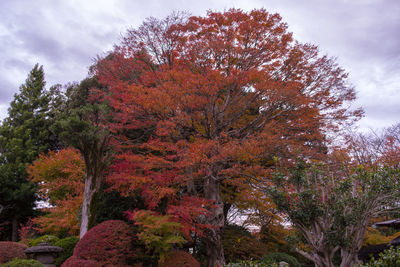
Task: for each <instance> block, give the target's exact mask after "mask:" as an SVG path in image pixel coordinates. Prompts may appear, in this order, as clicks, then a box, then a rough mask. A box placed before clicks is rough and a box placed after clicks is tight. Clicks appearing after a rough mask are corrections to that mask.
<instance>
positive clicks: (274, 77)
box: [94, 9, 361, 266]
mask: <svg viewBox="0 0 400 267" xmlns="http://www.w3.org/2000/svg"><path fill="white" fill-rule="evenodd" d="M94 73H95V75H96V77H97V78H98V80H99V82H100V83H101V84H103V85H105V86H107V87H108V91H107V94H105V95H104V100H105V101H107V103H109V105H110V106H111V107H112V110H113V114H114V116H113V120H112V124H111V126H110V128H111V131H113V133H114V135H115V136H116V138H115V141H116V143H117V144H116V151H117V157H116V161H115V163H114V165H113V167H112V170H113V172H112V174H111V175H110V176H109V177H108V181H109V182H110V183H111V184H113V186H114V188H116V189H118V190H119V191H121V192H122V193H124V194H127V195H129V194H130V193H131V192H138V191H140V192H141V194H142V196H143V197H144V199H145V200H146V201H147V208H148V209H151V210H153V211H155V212H158V213H160V214H163V215H168V216H170V218H173V220H176V221H179V222H180V223H181V224H182V225H183V226H184V229H186V231H187V233H190V232H192V231H196V230H199V229H200V230H202V231H201V232H202V233H203V236H204V238H205V243H206V250H207V258H208V261H209V263H208V266H215V265H216V264H217V265H218V264H223V263H224V262H225V259H224V252H223V248H222V245H221V229H222V228H223V227H224V221H225V218H224V217H225V216H226V213H224V200H223V198H222V195H221V186H222V185H224V186H229V188H231V189H232V190H234V191H236V192H238V193H240V192H252V190H257V188H258V187H259V186H260V185H263V186H268V183H269V180H268V176H269V173H270V169H271V166H273V164H274V159H276V158H280V159H281V162H282V161H285V160H287V161H288V162H289V159H290V158H292V157H293V156H301V157H307V158H320V157H323V155H324V153H325V152H326V147H327V144H328V138H327V135H328V134H329V133H330V132H335V131H338V130H339V129H340V126H341V125H342V124H344V123H349V122H351V121H352V120H353V119H357V118H358V117H359V116H360V115H361V111H360V110H355V111H354V110H353V111H351V110H350V109H349V105H348V104H349V103H351V101H353V100H354V99H355V92H354V89H353V87H352V86H351V85H350V84H349V82H348V79H347V74H346V72H345V71H344V70H343V69H341V68H340V67H338V65H337V64H336V62H335V60H333V59H331V58H329V57H327V56H321V55H320V54H319V52H318V48H317V47H315V46H313V45H310V44H302V43H299V42H297V41H295V40H294V39H293V37H292V34H291V33H289V32H288V31H287V25H286V24H285V23H283V22H281V17H280V16H279V15H278V14H269V13H268V12H267V11H265V10H263V9H261V10H253V11H250V12H244V11H241V10H237V9H231V10H228V11H226V12H222V13H219V12H208V14H207V15H206V16H205V17H186V16H185V15H183V14H179V13H175V14H172V15H171V16H169V17H167V18H166V19H164V20H157V19H154V18H150V19H148V20H146V21H145V22H144V23H143V24H142V25H141V26H140V27H139V28H137V29H131V30H129V31H128V33H127V35H126V36H125V38H124V40H123V43H122V44H121V45H120V46H119V47H117V48H116V49H115V51H114V52H113V53H112V54H110V55H109V56H107V57H106V58H104V59H101V60H99V62H98V64H97V66H96V68H95V69H94ZM249 187H252V190H245V189H246V188H249Z"/></svg>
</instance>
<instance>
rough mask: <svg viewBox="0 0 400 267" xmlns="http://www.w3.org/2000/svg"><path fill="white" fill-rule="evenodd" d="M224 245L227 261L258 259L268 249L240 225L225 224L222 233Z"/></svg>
mask: <svg viewBox="0 0 400 267" xmlns="http://www.w3.org/2000/svg"><path fill="white" fill-rule="evenodd" d="M222 246H223V248H224V252H225V259H226V261H227V262H238V261H241V260H258V259H260V258H261V257H262V256H263V255H265V253H267V252H268V249H267V247H266V245H265V244H264V243H262V242H261V241H259V240H257V239H256V238H255V237H254V236H252V235H251V233H250V232H249V231H248V230H247V229H246V228H244V227H241V226H238V225H227V226H225V229H224V232H223V235H222Z"/></svg>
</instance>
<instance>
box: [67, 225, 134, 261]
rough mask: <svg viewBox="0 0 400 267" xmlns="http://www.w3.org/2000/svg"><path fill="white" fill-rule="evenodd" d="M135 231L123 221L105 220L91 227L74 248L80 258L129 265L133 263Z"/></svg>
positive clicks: (75, 253)
mask: <svg viewBox="0 0 400 267" xmlns="http://www.w3.org/2000/svg"><path fill="white" fill-rule="evenodd" d="M133 239H134V233H133V231H132V229H131V227H130V226H129V225H128V224H126V223H125V222H123V221H117V220H110V221H105V222H103V223H101V224H99V225H97V226H95V227H93V228H92V229H90V230H89V231H88V232H87V233H86V234H85V235H84V236H83V238H82V239H81V240H79V242H78V244H77V245H76V247H75V249H74V256H75V257H76V258H78V259H83V260H93V261H97V262H100V263H103V264H104V265H111V266H127V265H130V264H131V263H132V260H133V257H134V249H133V245H132V241H133Z"/></svg>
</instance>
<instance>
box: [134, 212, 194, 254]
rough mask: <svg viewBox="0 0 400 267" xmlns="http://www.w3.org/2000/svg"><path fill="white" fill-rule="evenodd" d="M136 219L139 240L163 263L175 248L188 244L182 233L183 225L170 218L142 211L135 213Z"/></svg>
mask: <svg viewBox="0 0 400 267" xmlns="http://www.w3.org/2000/svg"><path fill="white" fill-rule="evenodd" d="M134 219H135V222H136V225H138V227H139V233H138V237H139V239H140V240H141V241H142V242H143V243H144V244H145V246H146V248H147V249H148V250H149V251H150V252H151V254H152V255H154V256H155V257H159V258H160V260H161V261H163V260H164V259H165V257H166V256H167V255H168V253H169V252H170V251H171V249H172V248H173V247H174V246H182V244H184V243H185V242H186V240H185V239H184V238H183V236H182V232H181V229H182V225H181V224H180V223H177V222H173V221H171V220H170V217H169V216H157V215H154V214H152V212H150V211H147V210H142V211H138V212H136V213H135V215H134Z"/></svg>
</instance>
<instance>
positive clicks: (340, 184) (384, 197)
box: [267, 162, 400, 267]
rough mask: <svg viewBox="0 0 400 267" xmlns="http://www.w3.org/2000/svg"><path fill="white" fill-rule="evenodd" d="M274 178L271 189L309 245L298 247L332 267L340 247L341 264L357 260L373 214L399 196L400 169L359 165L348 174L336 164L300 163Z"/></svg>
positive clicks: (390, 204)
mask: <svg viewBox="0 0 400 267" xmlns="http://www.w3.org/2000/svg"><path fill="white" fill-rule="evenodd" d="M273 181H274V185H275V186H274V187H273V188H272V189H269V190H267V191H268V194H269V195H270V196H271V197H272V199H273V200H274V202H275V203H276V205H277V208H278V209H279V210H280V211H281V212H283V213H285V214H286V215H287V217H288V219H289V220H290V222H291V223H292V225H293V226H294V227H295V228H296V229H297V230H298V232H299V233H300V235H301V237H302V238H303V240H304V241H305V243H306V245H307V250H304V249H300V248H299V247H297V248H296V251H297V252H298V253H300V254H301V255H303V256H304V257H306V258H307V259H309V260H311V261H313V262H314V263H315V266H318V267H323V266H324V267H331V266H332V267H333V266H334V265H333V262H332V260H333V257H334V255H335V253H336V252H338V251H340V252H341V256H342V261H341V265H340V266H341V267H345V266H353V264H356V263H357V262H358V259H357V253H358V251H359V250H360V248H361V246H362V241H363V238H364V234H365V231H366V229H367V226H368V223H369V221H370V219H371V218H372V217H375V216H379V215H381V214H382V213H384V212H387V211H388V210H390V208H391V207H393V205H394V204H395V203H396V202H398V201H399V199H400V195H399V181H400V180H399V171H398V170H395V169H389V168H381V169H379V170H377V171H369V170H366V169H364V168H362V167H359V168H357V169H356V170H354V171H353V172H352V173H350V174H343V173H341V172H340V171H338V169H337V168H335V169H334V168H332V166H329V167H328V166H327V165H311V166H307V164H305V163H304V162H299V163H298V164H297V165H296V167H294V168H292V169H291V170H290V171H289V172H288V173H287V174H283V173H280V174H276V175H275V179H274V180H273Z"/></svg>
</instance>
